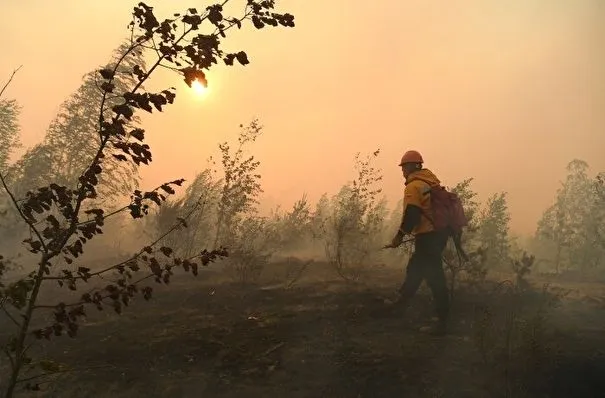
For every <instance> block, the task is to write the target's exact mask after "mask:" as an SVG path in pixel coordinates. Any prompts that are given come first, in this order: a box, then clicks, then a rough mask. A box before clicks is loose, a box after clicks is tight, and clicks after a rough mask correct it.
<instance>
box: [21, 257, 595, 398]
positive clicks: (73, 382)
mask: <svg viewBox="0 0 605 398" xmlns="http://www.w3.org/2000/svg"><path fill="white" fill-rule="evenodd" d="M274 267H279V265H275V266H274ZM316 267H317V268H315V270H318V271H314V270H313V269H312V270H309V271H308V275H307V276H306V277H305V278H303V279H302V280H301V281H300V282H299V283H298V284H297V285H295V286H294V287H292V288H290V289H284V288H283V287H280V286H279V285H278V284H275V283H272V284H273V286H267V284H268V283H270V282H275V275H273V280H271V281H267V283H265V284H263V286H256V287H243V286H241V285H236V284H233V283H229V282H226V281H225V280H224V279H223V278H221V277H219V276H218V275H217V274H214V273H211V272H208V273H202V274H200V276H198V277H197V279H191V277H187V276H183V277H179V278H177V279H175V281H174V282H173V283H172V284H171V285H170V286H168V287H161V286H159V285H158V287H157V288H156V290H155V295H154V298H153V299H152V300H151V301H150V302H144V301H143V300H142V299H140V300H137V302H135V303H134V304H133V305H132V306H131V307H129V308H128V309H127V310H126V311H125V312H124V313H123V314H122V315H119V316H118V315H116V314H115V313H111V312H107V311H105V312H101V313H98V312H96V310H94V309H91V310H90V316H89V318H88V320H87V321H86V323H85V325H83V327H82V328H81V330H80V333H79V336H78V337H77V338H76V339H70V338H68V337H62V338H58V339H56V340H53V341H52V342H51V343H47V344H44V345H43V346H42V347H41V349H40V350H39V351H38V352H37V355H43V356H47V357H49V358H52V359H54V360H56V361H58V362H60V363H63V364H65V365H66V366H69V367H71V368H73V369H75V371H73V372H66V373H63V374H60V375H59V376H58V377H57V378H56V379H55V380H53V382H52V383H48V384H45V383H42V385H41V386H42V388H43V390H42V391H41V392H39V393H36V394H35V396H40V397H78V398H81V397H100V398H103V397H221V398H227V397H264V396H273V397H293V398H295V397H334V398H337V397H343V398H345V397H351V398H358V397H364V398H365V397H468V398H472V397H500V396H502V397H504V396H509V397H572V396H573V397H601V396H605V393H604V391H605V378H604V377H603V375H604V374H605V334H604V333H603V331H605V317H604V316H603V315H604V313H603V307H602V305H601V304H600V303H597V302H595V303H592V302H589V301H590V300H586V299H584V300H580V297H585V296H587V295H591V296H598V297H603V296H604V295H605V287H603V286H602V285H590V289H588V288H587V289H585V290H586V291H584V292H583V291H582V289H583V286H582V285H578V284H576V285H574V286H573V287H572V288H573V289H576V290H579V291H580V293H577V292H576V293H573V294H570V295H569V296H568V297H567V298H566V299H564V300H563V302H562V304H560V305H559V306H558V307H556V308H553V309H551V310H550V312H549V313H548V314H547V315H546V316H545V320H544V321H543V322H541V323H539V322H538V321H536V319H538V318H536V316H535V314H537V313H538V312H537V309H538V308H540V307H539V303H541V302H543V300H542V296H541V295H540V294H539V292H534V293H531V294H527V295H526V296H524V298H523V301H522V302H521V307H522V309H519V310H516V311H515V312H510V311H509V310H510V308H511V307H510V303H511V302H512V301H511V300H512V299H511V296H507V295H505V294H504V293H498V292H496V291H491V293H490V292H485V291H483V292H479V291H477V292H473V291H471V290H469V289H460V290H459V292H458V293H457V296H456V301H455V303H454V307H453V312H452V331H451V334H450V335H448V336H446V337H434V336H431V335H430V334H428V333H424V332H423V331H422V330H420V329H421V327H422V326H425V325H429V324H430V323H431V319H430V317H431V314H432V310H431V308H432V306H431V301H430V295H429V294H428V292H427V291H426V290H425V289H424V288H423V290H422V291H421V292H420V294H419V296H418V298H417V300H416V301H415V303H414V306H413V308H412V309H411V311H410V313H408V314H406V316H405V317H403V316H401V315H398V314H397V313H393V312H391V311H389V310H388V307H386V306H385V305H384V303H383V301H382V299H381V297H384V295H386V294H388V293H390V292H391V291H392V290H393V288H395V287H396V285H397V283H398V281H399V279H400V278H401V277H402V271H401V270H387V269H382V270H376V271H375V272H373V273H372V274H371V275H369V276H366V277H364V282H365V283H364V284H363V285H362V286H352V285H350V284H347V283H344V282H343V281H340V280H337V279H334V278H332V279H331V278H329V277H328V276H327V275H326V273H325V272H324V271H325V267H327V265H321V264H319V265H317V266H316ZM321 268H323V270H322V269H321ZM269 279H271V278H269ZM537 291H539V289H537ZM51 293H52V295H53V296H56V295H59V294H61V295H62V294H63V293H58V292H55V291H53V292H50V293H49V292H47V296H48V295H49V294H51ZM511 313H514V314H517V315H518V316H519V319H518V322H517V323H515V324H519V325H521V326H519V328H518V329H519V330H517V329H511V328H508V329H507V328H506V324H507V323H506V320H507V319H508V318H507V317H506V315H507V314H511ZM486 314H492V315H493V316H492V317H491V318H489V319H490V320H489V321H487V320H486V319H488V318H486ZM507 330H513V331H514V332H513V333H512V335H513V337H511V338H512V340H511V341H513V340H514V342H513V343H511V344H509V345H508V347H507V346H506V344H505V342H506V341H507V339H506V336H507V333H506V332H507ZM514 335H516V336H517V337H514ZM481 336H482V337H481ZM490 336H491V337H490ZM519 336H521V337H519ZM532 336H533V337H532ZM481 347H483V348H481ZM23 394H24V395H28V394H26V393H23Z"/></svg>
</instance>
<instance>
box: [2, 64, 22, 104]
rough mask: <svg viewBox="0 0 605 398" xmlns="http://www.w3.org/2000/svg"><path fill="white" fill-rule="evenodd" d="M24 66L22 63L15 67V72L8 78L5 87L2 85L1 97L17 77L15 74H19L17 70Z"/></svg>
mask: <svg viewBox="0 0 605 398" xmlns="http://www.w3.org/2000/svg"><path fill="white" fill-rule="evenodd" d="M22 67H23V65H20V66H19V67H18V68H17V69H15V70H14V71H13V73H11V76H10V77H9V78H8V81H7V82H6V84H5V85H4V87H2V90H0V98H1V97H2V94H4V91H5V90H6V88H7V87H8V86H9V85H10V84H11V82H12V81H13V78H14V77H15V75H16V74H17V72H19V69H21V68H22Z"/></svg>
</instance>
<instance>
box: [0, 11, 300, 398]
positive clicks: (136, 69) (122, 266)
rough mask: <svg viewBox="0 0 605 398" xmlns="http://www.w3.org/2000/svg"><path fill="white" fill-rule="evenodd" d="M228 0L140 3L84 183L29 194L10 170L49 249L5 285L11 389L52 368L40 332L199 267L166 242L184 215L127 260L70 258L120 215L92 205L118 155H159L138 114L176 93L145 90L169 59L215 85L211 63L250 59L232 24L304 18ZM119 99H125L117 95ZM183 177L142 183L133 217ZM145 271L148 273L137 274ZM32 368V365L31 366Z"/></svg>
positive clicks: (104, 91) (102, 86)
mask: <svg viewBox="0 0 605 398" xmlns="http://www.w3.org/2000/svg"><path fill="white" fill-rule="evenodd" d="M227 2H228V0H226V1H223V2H222V3H221V4H214V5H210V6H208V7H206V8H205V9H204V10H201V11H198V10H197V9H195V8H189V9H188V10H187V11H186V12H185V13H183V14H175V15H174V17H173V18H170V19H165V20H163V21H160V20H158V19H157V17H156V16H155V14H154V11H153V8H152V7H149V6H148V5H146V4H144V3H142V2H141V3H139V4H138V5H137V6H136V7H134V10H133V20H132V22H131V23H130V25H129V27H130V29H131V41H130V43H129V46H127V48H125V50H124V51H123V53H122V54H121V55H120V57H119V58H118V59H117V60H116V62H115V64H114V65H113V66H110V67H105V68H103V69H101V70H100V71H99V75H100V79H99V81H98V83H99V90H100V91H99V94H100V96H101V100H100V105H99V109H98V117H97V124H96V128H95V131H96V138H97V139H98V146H97V148H96V151H95V152H94V154H93V156H92V159H91V160H90V163H89V165H87V167H86V168H85V170H84V171H83V172H82V173H81V175H80V176H79V178H78V181H77V185H76V186H75V187H71V188H70V187H67V186H63V185H60V184H57V183H55V182H53V183H50V184H48V185H47V186H42V187H39V188H37V189H35V190H31V191H28V192H27V193H25V195H24V196H25V197H24V198H23V199H19V198H18V197H16V196H15V195H14V194H13V192H12V191H11V190H10V188H9V186H8V185H7V180H6V178H5V177H4V175H2V174H0V179H1V182H2V185H3V187H4V189H5V190H6V191H7V193H8V195H9V197H10V200H11V201H12V203H13V204H14V206H15V208H16V209H17V211H18V213H19V215H20V217H21V219H22V220H23V222H25V223H26V224H27V226H28V228H29V230H30V233H31V237H30V238H28V239H26V240H25V241H24V243H25V244H26V245H27V247H28V249H29V251H30V252H31V253H33V254H35V255H37V256H38V258H39V261H38V263H37V266H36V269H35V270H34V271H33V272H31V273H30V274H28V275H27V276H26V277H24V278H22V279H20V280H18V281H16V282H13V283H10V284H9V285H8V286H5V287H3V288H2V290H1V293H0V299H1V303H2V305H3V309H5V310H6V311H7V312H9V313H10V312H11V311H12V313H13V314H15V315H13V316H11V318H14V321H15V327H16V332H15V334H14V336H13V337H12V338H11V339H10V341H9V342H8V344H6V346H5V347H4V352H5V354H6V355H7V356H8V358H9V361H10V364H11V372H10V376H9V377H8V382H7V386H6V391H5V393H4V396H5V397H7V398H10V397H12V396H14V393H15V388H16V386H17V385H18V384H19V383H22V382H25V381H26V380H28V378H27V377H26V376H25V375H23V373H24V372H25V371H28V370H30V368H32V367H36V365H37V367H39V368H42V370H44V369H45V368H46V369H48V367H45V366H43V363H44V362H40V361H38V362H34V361H33V359H32V358H30V357H29V355H28V349H29V347H30V345H31V344H32V342H31V341H30V340H31V338H32V337H35V338H37V339H51V338H52V337H54V336H61V335H63V334H67V335H69V336H71V337H75V336H76V335H77V332H78V321H79V320H80V319H81V318H82V317H83V316H85V314H86V309H87V307H88V306H90V305H92V306H95V307H97V308H98V309H102V308H103V306H104V305H109V306H111V307H112V308H113V309H114V310H115V311H116V312H118V313H119V312H121V311H122V309H123V307H124V306H127V305H128V304H129V302H130V301H131V300H132V298H133V297H135V295H137V294H141V295H142V296H143V297H144V298H145V299H149V298H150V297H151V295H152V288H151V287H150V286H144V287H139V285H140V284H141V283H142V282H143V281H146V280H148V279H151V278H153V279H155V280H156V282H159V283H169V281H170V277H171V275H172V274H173V270H174V268H176V267H182V268H183V269H184V270H185V271H189V272H191V273H193V274H194V275H196V274H197V271H198V262H196V261H194V259H193V258H181V257H178V256H174V255H173V250H172V249H171V248H169V247H167V246H160V247H158V246H159V244H160V241H161V240H162V238H163V237H164V236H165V235H167V234H170V233H171V232H172V231H174V230H175V229H176V228H177V227H178V225H179V224H183V223H184V222H185V221H184V220H182V219H180V220H178V221H177V224H175V226H173V227H172V228H170V229H168V230H167V231H166V232H165V234H164V235H162V236H160V237H159V238H158V239H156V240H155V241H153V242H151V243H150V244H149V245H148V246H146V247H144V248H143V249H142V250H141V251H140V252H139V253H137V254H135V255H134V256H133V257H132V258H130V259H128V260H126V261H123V262H121V263H119V264H114V265H111V266H108V267H105V268H103V269H100V270H92V269H90V268H88V267H86V266H83V265H80V266H78V268H77V271H76V272H72V271H70V270H68V269H61V264H72V263H76V264H77V263H78V261H79V257H80V256H81V254H83V252H84V250H85V247H86V244H87V243H88V242H89V241H90V240H92V239H94V238H95V237H96V236H98V235H99V234H101V233H102V232H103V226H104V225H105V221H106V219H107V218H108V217H109V216H110V215H111V213H109V214H108V213H107V212H106V211H105V210H104V209H102V208H97V207H93V206H89V204H90V203H92V202H93V201H94V200H98V199H99V195H100V193H101V192H100V190H99V184H100V181H101V179H102V175H103V172H104V169H105V168H106V165H107V163H108V162H109V160H108V159H112V160H113V159H115V160H117V161H119V162H123V164H124V167H129V165H131V164H134V165H135V166H140V165H147V164H149V163H150V162H151V160H152V154H151V150H150V147H149V146H148V145H147V144H145V133H144V130H143V129H141V128H138V127H134V128H133V127H132V125H131V123H132V122H133V121H134V120H135V117H136V112H138V111H139V110H145V111H147V112H150V113H151V112H153V110H154V109H155V110H157V111H162V110H163V109H164V107H165V106H168V105H170V104H172V103H173V102H174V100H175V98H176V92H175V91H176V90H175V89H174V88H169V89H165V90H162V91H159V92H148V91H145V90H144V89H143V84H144V83H145V82H146V81H147V80H148V79H149V78H150V77H151V76H152V75H153V74H154V72H155V71H156V70H158V68H160V67H165V68H168V69H171V70H174V71H177V72H179V73H180V74H181V75H182V76H183V79H184V80H185V82H186V83H187V84H188V85H189V86H191V84H192V82H193V80H195V79H198V80H200V81H202V82H203V83H204V84H206V83H207V82H206V77H205V72H204V71H205V70H207V69H209V68H210V67H212V66H213V65H215V64H217V63H218V62H219V60H223V62H224V63H225V64H226V65H233V64H234V62H233V61H234V60H237V61H238V62H239V63H240V64H241V65H246V64H247V63H248V62H249V61H248V57H247V55H246V54H245V53H244V52H243V51H239V52H235V53H227V52H225V51H223V50H222V43H221V38H225V37H226V36H227V32H228V31H229V30H230V29H231V28H233V27H238V28H239V27H241V26H242V24H243V23H244V22H246V21H251V22H252V24H253V25H254V26H255V27H256V28H257V29H260V28H263V27H264V26H274V27H275V26H284V27H293V26H294V17H293V16H292V15H291V14H288V13H284V14H281V13H278V12H276V10H275V2H274V1H266V0H263V1H254V0H248V1H247V4H246V7H245V11H244V14H243V16H239V17H228V16H226V15H224V11H223V6H224V5H225V4H226V3H227ZM202 24H208V25H209V26H211V27H212V29H213V30H214V32H213V33H211V34H204V33H200V27H201V25H202ZM145 50H152V51H153V52H155V54H156V55H157V59H156V60H155V61H154V62H153V63H152V64H151V66H150V67H149V68H148V69H147V70H145V69H144V68H143V65H139V64H136V63H135V64H134V65H130V67H129V68H128V69H126V68H123V67H122V66H123V65H124V63H125V60H126V59H127V58H128V57H129V56H131V55H133V54H137V53H140V52H142V51H145ZM122 74H129V75H132V76H134V77H135V80H134V85H133V86H132V87H129V88H128V89H126V90H123V91H120V89H121V88H120V87H118V85H117V84H116V80H117V79H119V76H120V75H122ZM116 98H117V99H118V101H114V99H116ZM182 183H183V180H181V179H179V180H175V181H171V182H168V183H165V184H162V185H161V186H160V187H158V188H157V189H154V190H152V191H147V192H142V191H140V190H135V191H134V193H133V194H132V196H131V201H130V203H129V204H128V205H126V206H124V207H123V209H124V210H125V211H128V212H129V213H130V215H131V216H132V218H135V219H137V218H142V217H144V216H145V215H147V214H148V212H149V209H150V207H151V206H152V205H153V204H155V205H161V204H162V203H163V202H165V200H166V199H167V197H168V196H169V195H172V194H174V193H175V188H176V187H178V186H180V185H182ZM226 254H227V253H226V251H225V249H223V248H215V249H213V250H212V251H210V252H209V251H206V250H203V251H201V252H200V253H198V254H196V255H195V258H196V259H199V261H200V262H201V264H202V265H207V264H208V263H209V262H211V261H214V260H215V259H216V258H217V257H221V256H226ZM145 270H146V271H147V272H146V271H145ZM109 273H111V274H112V277H113V278H114V279H113V280H112V281H111V282H110V283H109V284H107V285H106V286H105V287H100V288H99V287H96V288H93V289H91V290H90V291H89V292H87V293H84V294H83V295H82V296H81V298H80V299H79V300H76V302H73V303H64V302H59V303H39V302H38V299H39V294H40V291H41V288H42V286H43V284H45V283H47V282H51V281H54V282H57V283H59V285H61V286H66V287H68V288H69V289H71V290H77V289H78V288H79V287H80V285H81V284H82V283H86V282H88V281H90V280H91V279H92V278H94V277H99V276H101V275H106V274H109ZM139 273H141V274H144V276H140V277H137V276H136V275H137V274H139ZM43 309H49V310H51V311H52V312H53V316H54V321H53V322H52V324H51V325H49V326H47V327H41V328H36V329H35V330H31V329H32V320H33V317H34V313H36V312H38V311H39V310H43ZM26 367H28V369H25V368H26ZM50 373H52V372H50ZM28 386H29V387H30V388H32V389H38V388H39V384H38V383H35V384H28Z"/></svg>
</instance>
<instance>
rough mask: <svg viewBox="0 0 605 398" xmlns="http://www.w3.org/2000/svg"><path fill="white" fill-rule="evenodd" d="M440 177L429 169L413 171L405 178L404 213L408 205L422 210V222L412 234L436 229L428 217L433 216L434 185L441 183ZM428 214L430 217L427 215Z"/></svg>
mask: <svg viewBox="0 0 605 398" xmlns="http://www.w3.org/2000/svg"><path fill="white" fill-rule="evenodd" d="M439 184H440V181H439V179H438V178H437V177H436V176H435V174H433V172H432V171H430V170H428V169H421V170H418V171H414V172H412V173H411V174H410V175H408V177H407V178H406V180H405V191H404V198H403V214H404V215H405V211H406V209H407V207H408V206H410V205H413V206H417V207H419V208H420V209H421V210H422V216H421V217H420V222H419V223H418V224H417V225H416V226H415V227H414V229H413V230H412V235H417V234H423V233H427V232H431V231H433V230H434V228H433V224H432V223H431V221H430V220H429V218H428V217H432V211H431V195H430V194H429V193H430V190H431V187H432V186H436V185H439ZM427 215H428V217H427Z"/></svg>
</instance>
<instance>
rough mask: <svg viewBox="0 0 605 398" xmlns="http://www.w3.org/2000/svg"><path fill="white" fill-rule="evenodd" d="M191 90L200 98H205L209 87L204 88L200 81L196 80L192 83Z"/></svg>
mask: <svg viewBox="0 0 605 398" xmlns="http://www.w3.org/2000/svg"><path fill="white" fill-rule="evenodd" d="M191 88H192V89H193V91H194V92H195V93H196V94H197V95H198V96H200V97H202V96H205V95H206V94H207V93H208V87H206V86H204V85H203V84H202V83H201V82H200V81H199V80H197V79H196V80H194V81H193V82H192V83H191Z"/></svg>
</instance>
